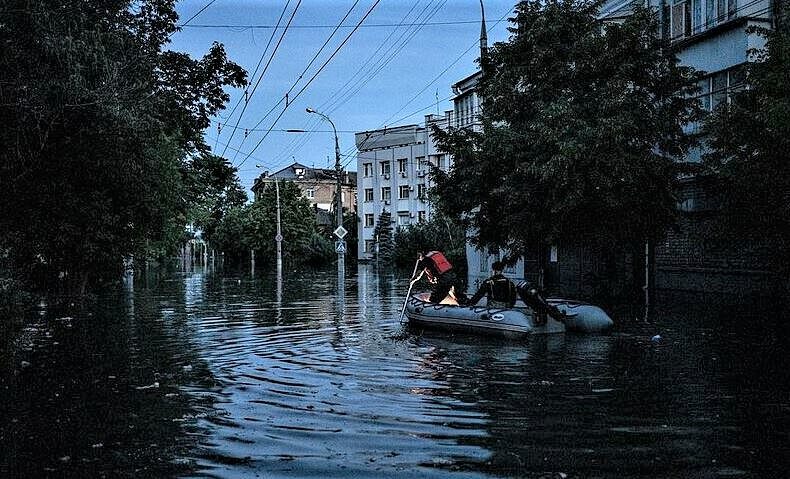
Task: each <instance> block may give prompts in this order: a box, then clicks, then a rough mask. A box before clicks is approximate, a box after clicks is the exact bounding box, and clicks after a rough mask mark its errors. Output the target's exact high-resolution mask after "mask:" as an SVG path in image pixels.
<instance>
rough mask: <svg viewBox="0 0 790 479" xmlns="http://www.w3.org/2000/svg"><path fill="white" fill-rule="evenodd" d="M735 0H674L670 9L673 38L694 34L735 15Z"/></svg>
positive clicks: (736, 7) (736, 9)
mask: <svg viewBox="0 0 790 479" xmlns="http://www.w3.org/2000/svg"><path fill="white" fill-rule="evenodd" d="M737 11H738V3H737V0H675V1H674V2H673V4H672V7H671V9H670V16H671V18H670V28H671V29H672V30H671V37H672V39H673V40H678V39H681V38H684V37H687V36H689V35H696V34H697V33H701V32H704V31H705V30H708V29H710V28H712V27H715V26H716V25H718V24H720V23H723V22H726V21H727V20H730V19H731V18H733V17H735V15H736V13H737Z"/></svg>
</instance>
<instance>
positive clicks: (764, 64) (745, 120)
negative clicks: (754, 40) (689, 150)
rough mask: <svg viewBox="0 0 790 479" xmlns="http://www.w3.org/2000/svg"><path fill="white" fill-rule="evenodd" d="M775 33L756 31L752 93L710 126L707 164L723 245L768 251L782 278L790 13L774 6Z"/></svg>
mask: <svg viewBox="0 0 790 479" xmlns="http://www.w3.org/2000/svg"><path fill="white" fill-rule="evenodd" d="M774 5H775V7H776V12H775V15H776V19H777V22H776V28H775V29H774V30H772V31H769V30H765V29H756V30H757V31H759V32H760V33H761V34H762V35H764V36H765V37H766V40H767V42H766V45H765V48H764V49H761V50H757V51H753V52H751V54H752V55H753V59H754V60H755V61H754V62H752V63H749V64H748V66H747V75H746V78H747V84H748V88H746V89H744V90H742V91H740V92H738V93H735V92H733V93H731V97H730V98H731V101H730V102H729V103H727V102H722V104H720V106H719V108H718V109H717V110H716V111H715V112H714V113H713V114H711V116H710V117H709V118H708V119H707V121H706V123H705V125H704V128H703V134H704V135H707V146H708V147H709V148H710V152H709V153H708V154H707V155H705V156H704V162H705V164H706V165H707V166H708V167H710V169H711V170H712V172H713V173H714V174H715V179H716V180H717V185H716V186H717V189H718V191H720V192H721V195H720V200H721V206H722V208H721V212H722V215H721V217H720V220H721V221H720V222H718V227H719V234H717V235H716V236H717V237H718V239H720V240H721V239H724V240H726V241H728V242H735V243H741V244H747V243H748V244H752V245H755V244H756V245H762V246H767V247H769V248H770V250H771V258H772V263H771V264H772V265H773V267H774V268H775V270H776V271H777V272H779V273H783V274H787V272H788V271H790V239H788V231H790V207H788V206H789V204H790V163H788V161H787V152H788V151H790V90H789V89H788V85H790V23H788V20H790V16H789V15H788V13H789V12H788V9H789V8H790V5H789V4H788V2H787V0H783V1H778V2H775V3H774Z"/></svg>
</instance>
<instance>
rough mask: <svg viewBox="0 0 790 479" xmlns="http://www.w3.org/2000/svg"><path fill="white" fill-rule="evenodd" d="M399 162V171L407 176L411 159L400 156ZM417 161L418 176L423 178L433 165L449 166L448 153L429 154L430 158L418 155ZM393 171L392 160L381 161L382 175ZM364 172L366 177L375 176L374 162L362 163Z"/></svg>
mask: <svg viewBox="0 0 790 479" xmlns="http://www.w3.org/2000/svg"><path fill="white" fill-rule="evenodd" d="M397 162H398V173H400V175H401V176H402V177H406V176H407V175H408V174H409V159H408V158H399V159H398V160H397ZM415 163H416V166H417V176H418V177H420V178H422V177H424V176H425V175H427V174H428V172H429V171H430V167H431V166H437V167H439V168H441V169H442V170H446V169H447V168H448V167H449V161H448V159H447V155H429V156H428V159H427V160H426V158H425V157H424V156H417V157H415ZM391 172H392V169H391V162H390V160H384V161H381V162H379V174H380V175H381V176H387V177H389V176H388V175H390V174H391ZM362 174H363V177H365V178H370V177H372V176H373V163H363V164H362Z"/></svg>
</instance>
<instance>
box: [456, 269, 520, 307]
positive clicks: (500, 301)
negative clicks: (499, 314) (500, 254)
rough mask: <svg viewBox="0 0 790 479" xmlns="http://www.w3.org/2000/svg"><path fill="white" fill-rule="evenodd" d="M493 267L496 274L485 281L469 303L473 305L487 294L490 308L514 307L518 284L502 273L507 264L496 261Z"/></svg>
mask: <svg viewBox="0 0 790 479" xmlns="http://www.w3.org/2000/svg"><path fill="white" fill-rule="evenodd" d="M491 269H492V270H493V271H494V275H493V276H491V277H490V278H488V279H487V280H485V281H483V284H481V285H480V289H478V290H477V292H476V293H475V295H474V296H472V299H470V300H469V303H467V304H468V305H469V306H473V305H475V304H477V302H478V301H480V300H481V299H482V298H483V296H486V297H487V299H488V302H487V306H488V307H489V308H508V309H509V308H512V307H513V306H515V304H516V298H517V296H516V294H517V292H516V285H515V284H513V282H512V281H510V280H509V279H508V278H507V277H505V275H503V274H502V272H503V271H504V270H505V264H504V263H503V262H501V261H494V264H492V265H491Z"/></svg>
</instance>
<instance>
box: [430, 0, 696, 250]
mask: <svg viewBox="0 0 790 479" xmlns="http://www.w3.org/2000/svg"><path fill="white" fill-rule="evenodd" d="M599 5H600V4H599V3H597V2H596V3H592V2H582V3H580V2H577V1H575V0H549V1H545V2H544V1H538V0H529V1H522V2H520V3H519V4H518V5H517V7H516V16H515V17H514V18H513V19H512V21H513V26H511V27H510V32H511V37H510V39H509V41H507V42H504V43H497V44H496V45H494V47H493V48H491V49H490V50H489V51H490V55H489V56H488V57H486V58H483V60H482V61H481V68H482V78H481V80H480V83H479V86H478V88H479V90H478V93H479V95H480V97H481V104H482V105H483V107H482V112H481V114H480V120H481V122H482V125H483V129H482V132H473V131H469V130H465V129H462V130H457V129H456V130H450V131H448V132H443V131H441V130H438V129H434V134H435V136H436V138H437V140H438V143H439V145H440V147H441V148H442V149H443V150H444V151H447V152H449V153H451V154H453V155H454V157H455V164H454V167H453V169H452V170H451V171H450V172H449V173H448V174H445V173H443V172H442V171H440V170H438V169H436V168H434V169H433V171H432V174H433V176H434V178H435V180H436V186H435V187H434V188H433V189H432V190H433V191H432V193H434V194H435V195H436V197H437V199H438V205H439V207H440V208H441V210H442V211H444V212H445V213H446V214H447V215H449V216H451V217H456V218H461V219H462V222H463V224H464V226H465V227H467V228H471V230H472V231H474V232H475V233H474V235H473V236H472V238H471V240H472V242H473V243H474V244H475V245H477V246H479V247H487V248H500V249H504V250H508V251H510V252H514V253H516V254H518V253H521V252H524V251H526V250H528V249H530V248H534V246H535V245H541V244H547V243H558V242H561V243H563V244H567V245H572V244H596V245H604V246H608V247H610V248H612V247H613V246H614V245H620V247H622V245H629V244H630V245H636V244H643V243H644V241H645V240H646V239H655V238H659V237H661V236H662V235H663V234H664V232H665V230H666V228H667V227H668V226H669V225H671V224H672V223H673V222H674V220H675V214H676V199H675V194H674V187H675V180H676V174H677V170H678V169H677V164H676V160H678V159H680V158H681V157H682V156H683V151H684V150H685V149H686V148H687V147H688V145H689V144H690V142H691V140H690V139H689V138H688V137H687V136H686V135H685V134H684V132H683V125H684V124H687V123H688V122H690V121H692V120H694V119H696V118H697V115H698V109H697V108H696V107H695V103H694V102H693V100H691V99H689V98H687V96H690V94H691V93H693V91H694V88H695V82H696V76H695V74H694V73H693V71H692V70H690V69H689V68H685V67H680V66H679V65H678V61H677V59H676V58H675V56H674V55H673V53H672V51H671V50H670V48H669V45H668V44H667V43H666V42H665V41H664V40H662V39H661V38H660V35H658V34H657V27H658V23H657V19H656V18H655V15H654V14H653V13H652V12H651V11H649V10H647V9H644V8H642V7H636V8H635V10H634V13H633V15H631V16H630V17H629V18H628V19H626V20H625V21H624V22H623V23H622V24H617V23H611V24H606V25H603V24H602V23H601V22H600V21H599V20H597V19H596V15H597V12H598V7H599Z"/></svg>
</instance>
